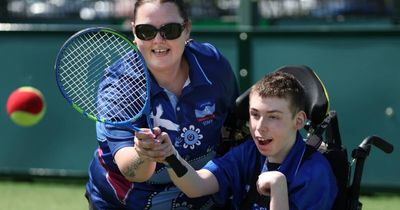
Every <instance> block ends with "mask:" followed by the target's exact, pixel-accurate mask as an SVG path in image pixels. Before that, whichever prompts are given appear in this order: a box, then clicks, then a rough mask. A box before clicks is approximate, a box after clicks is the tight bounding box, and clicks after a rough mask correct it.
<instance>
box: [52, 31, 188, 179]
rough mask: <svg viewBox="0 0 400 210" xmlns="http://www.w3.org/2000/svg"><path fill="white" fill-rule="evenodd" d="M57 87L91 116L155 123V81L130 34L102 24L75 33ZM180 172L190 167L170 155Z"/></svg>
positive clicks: (126, 123)
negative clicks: (152, 100)
mask: <svg viewBox="0 0 400 210" xmlns="http://www.w3.org/2000/svg"><path fill="white" fill-rule="evenodd" d="M55 71H56V81H57V85H58V87H59V89H60V91H61V93H62V95H63V96H64V98H65V99H66V100H67V101H68V103H69V104H70V105H71V106H72V107H73V108H74V109H75V110H77V111H78V112H79V113H81V114H83V115H84V116H86V117H87V118H89V119H91V120H95V121H98V122H102V123H105V124H110V125H115V126H121V127H125V128H126V127H128V128H131V129H133V130H135V131H140V128H138V127H135V126H133V125H132V122H133V121H136V120H140V118H141V116H143V115H144V116H146V121H147V125H148V126H149V128H152V123H151V121H150V117H149V114H150V113H149V112H150V108H149V107H150V84H149V83H150V79H149V73H148V70H147V67H146V64H145V62H144V59H143V57H142V55H141V54H140V52H139V50H138V49H137V47H136V46H135V45H134V44H133V42H132V41H130V40H129V39H128V38H127V37H125V36H124V35H122V34H120V33H119V32H117V31H115V30H112V29H109V28H102V27H95V28H87V29H84V30H81V31H79V32H77V33H76V34H74V35H73V36H71V37H70V38H69V39H68V40H67V41H66V42H65V43H64V45H63V46H62V48H61V49H60V51H59V53H58V55H57V58H56V63H55ZM166 161H167V162H168V164H169V165H170V166H171V167H172V168H173V170H174V171H175V173H176V175H177V176H178V177H181V176H183V175H185V174H186V172H187V168H186V167H185V166H184V165H182V163H181V162H180V161H179V160H178V159H177V158H176V156H175V155H171V156H169V157H167V158H166Z"/></svg>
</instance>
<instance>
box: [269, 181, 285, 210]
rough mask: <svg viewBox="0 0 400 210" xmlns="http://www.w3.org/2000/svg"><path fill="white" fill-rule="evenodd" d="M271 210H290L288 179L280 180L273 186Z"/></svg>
mask: <svg viewBox="0 0 400 210" xmlns="http://www.w3.org/2000/svg"><path fill="white" fill-rule="evenodd" d="M270 209H271V210H289V198H288V191H287V184H286V179H280V180H279V181H278V182H277V183H274V184H273V185H272V186H271V201H270Z"/></svg>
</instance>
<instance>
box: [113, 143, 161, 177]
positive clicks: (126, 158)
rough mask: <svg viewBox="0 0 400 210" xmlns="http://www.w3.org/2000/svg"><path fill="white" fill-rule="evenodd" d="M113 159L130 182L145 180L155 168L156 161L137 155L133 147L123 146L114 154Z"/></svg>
mask: <svg viewBox="0 0 400 210" xmlns="http://www.w3.org/2000/svg"><path fill="white" fill-rule="evenodd" d="M115 161H116V163H117V165H118V168H119V170H120V171H121V173H122V174H123V175H124V177H125V178H126V179H127V180H129V181H131V182H144V181H147V180H148V179H149V178H150V177H151V175H152V174H153V172H154V170H155V168H156V162H154V161H150V160H148V159H143V158H141V157H139V155H138V153H137V152H136V150H135V149H134V147H125V148H122V149H120V150H119V151H118V152H117V153H116V154H115Z"/></svg>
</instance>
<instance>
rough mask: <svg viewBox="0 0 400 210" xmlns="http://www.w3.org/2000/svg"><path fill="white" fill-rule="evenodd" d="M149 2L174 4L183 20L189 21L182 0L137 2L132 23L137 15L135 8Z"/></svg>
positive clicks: (138, 0)
mask: <svg viewBox="0 0 400 210" xmlns="http://www.w3.org/2000/svg"><path fill="white" fill-rule="evenodd" d="M149 2H160V3H167V2H171V3H174V4H175V5H176V6H177V7H178V10H179V15H180V16H181V17H182V18H183V20H184V21H185V22H188V21H189V15H188V13H187V11H186V5H185V2H184V1H183V0H137V1H136V3H135V8H134V9H133V20H132V21H133V22H135V20H136V15H137V8H138V7H139V6H141V5H143V4H145V3H149Z"/></svg>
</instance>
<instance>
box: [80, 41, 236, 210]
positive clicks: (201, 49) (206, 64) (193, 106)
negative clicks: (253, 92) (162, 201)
mask: <svg viewBox="0 0 400 210" xmlns="http://www.w3.org/2000/svg"><path fill="white" fill-rule="evenodd" d="M184 56H185V57H186V58H187V60H188V62H189V66H190V67H189V78H188V80H187V81H186V83H185V86H184V88H183V90H182V94H181V95H180V96H179V97H176V96H175V95H174V94H172V93H171V92H169V91H168V90H166V89H164V88H163V87H161V86H160V85H158V83H157V81H155V80H154V78H153V77H152V76H151V90H150V93H151V94H150V95H151V106H150V111H151V114H150V118H151V121H152V123H153V125H154V127H156V126H157V127H160V128H161V130H162V131H164V132H167V133H168V134H169V136H170V138H171V140H172V142H173V144H174V146H175V148H176V150H177V151H178V152H179V154H180V155H181V156H182V157H183V158H185V159H186V160H187V161H188V162H189V163H190V164H191V165H192V166H193V167H194V168H196V169H200V168H202V167H203V166H204V165H205V164H206V163H207V162H208V161H209V160H211V159H212V158H214V157H215V155H216V149H217V147H218V145H219V142H220V139H221V128H222V126H223V123H224V121H225V119H226V117H227V114H228V110H230V109H231V108H233V106H234V102H235V100H236V98H237V96H238V87H237V83H236V78H235V75H234V73H233V71H232V69H231V66H230V64H229V63H228V61H227V60H226V58H225V57H223V56H222V55H221V54H220V52H219V51H218V50H217V49H216V48H215V47H213V46H212V45H211V44H208V43H198V42H195V41H191V42H189V44H187V45H186V48H185V51H184ZM133 124H134V125H135V126H136V127H139V128H141V127H148V125H147V121H146V119H145V117H142V118H140V119H138V120H136V121H135V122H134V123H133ZM96 131H97V140H98V143H99V148H98V149H97V150H96V152H95V157H94V159H93V161H92V163H91V166H90V169H89V175H90V181H89V183H88V185H87V189H88V192H89V193H90V194H93V195H92V196H91V198H92V199H93V200H94V202H95V204H96V203H98V204H99V207H101V206H102V207H104V208H113V207H115V208H123V209H133V207H135V209H150V207H151V206H154V205H153V204H152V202H153V201H154V198H155V197H157V196H158V195H159V194H162V193H161V192H162V191H166V190H167V189H169V188H171V187H173V184H172V182H171V180H170V178H169V176H168V173H167V171H166V169H165V167H164V165H163V164H157V167H156V171H155V173H154V175H153V176H152V177H151V178H150V180H149V181H147V182H143V183H130V182H128V181H127V180H125V179H124V178H123V176H122V175H121V173H120V172H119V170H118V168H117V165H116V164H115V163H114V159H113V157H114V155H115V153H116V152H117V151H118V150H119V149H121V148H123V147H132V146H134V145H133V144H134V141H133V139H134V131H132V130H129V129H127V128H121V127H115V126H110V125H105V124H102V123H97V124H96ZM167 191H168V190H167ZM179 196H180V197H182V194H181V193H179ZM172 197H173V196H172ZM183 197H184V196H183ZM168 199H169V200H174V199H171V198H168ZM192 200H196V199H192ZM184 202H185V201H184V199H183V200H182V202H181V203H184ZM201 202H203V204H204V201H201ZM187 204H190V203H188V202H186V203H185V205H187ZM203 204H202V205H203ZM174 205H176V206H179V205H180V203H179V201H178V200H174ZM193 205H194V206H195V205H196V204H193ZM199 205H200V204H199ZM164 206H165V205H164ZM152 209H154V208H152ZM166 209H168V208H166ZM199 209H200V208H199Z"/></svg>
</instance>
